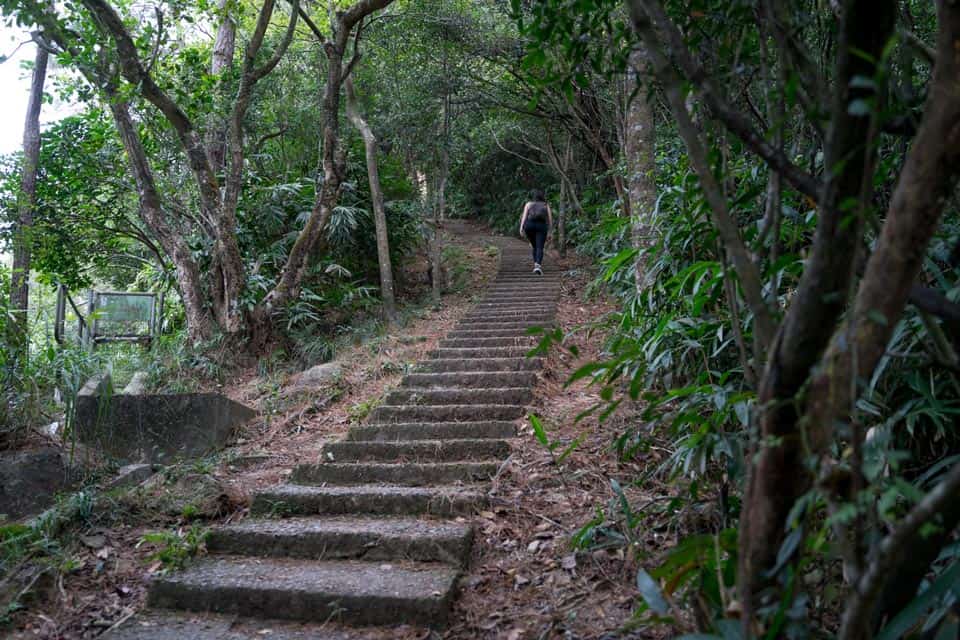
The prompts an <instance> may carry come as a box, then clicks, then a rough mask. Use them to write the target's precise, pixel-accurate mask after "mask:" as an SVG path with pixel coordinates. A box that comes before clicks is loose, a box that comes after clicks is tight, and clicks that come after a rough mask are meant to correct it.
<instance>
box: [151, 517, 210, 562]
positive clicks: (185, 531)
mask: <svg viewBox="0 0 960 640" xmlns="http://www.w3.org/2000/svg"><path fill="white" fill-rule="evenodd" d="M209 536H210V530H209V528H206V527H203V526H201V525H198V524H193V525H190V526H189V527H186V528H184V527H179V528H177V529H170V530H166V531H156V532H153V533H147V534H144V535H143V536H142V537H141V538H140V542H139V543H138V546H139V545H143V544H149V545H152V546H153V547H154V551H153V552H152V553H151V554H150V555H149V556H148V559H149V560H150V561H151V562H160V563H161V564H162V566H163V569H164V571H172V570H176V569H182V568H184V567H185V566H186V565H187V564H188V563H189V562H190V561H192V560H193V559H194V558H196V557H197V556H199V555H202V554H203V553H204V552H205V551H206V541H207V538H208V537H209Z"/></svg>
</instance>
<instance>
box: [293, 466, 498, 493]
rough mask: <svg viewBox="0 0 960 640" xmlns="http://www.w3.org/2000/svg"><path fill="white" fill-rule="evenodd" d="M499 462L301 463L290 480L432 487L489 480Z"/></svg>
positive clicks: (317, 482)
mask: <svg viewBox="0 0 960 640" xmlns="http://www.w3.org/2000/svg"><path fill="white" fill-rule="evenodd" d="M499 466H500V463H499V462H464V461H457V462H395V463H388V462H353V463H349V462H348V463H340V462H321V463H320V464H301V465H297V466H296V467H295V468H294V469H293V474H292V475H291V476H290V481H291V482H295V483H297V484H314V485H317V484H335V485H351V484H370V483H374V482H387V483H390V484H397V485H403V486H409V487H429V486H435V485H441V484H453V483H456V482H463V483H472V482H483V481H485V480H489V479H490V477H491V476H492V475H493V474H495V473H496V472H497V468H498V467H499Z"/></svg>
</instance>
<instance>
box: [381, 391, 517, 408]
mask: <svg viewBox="0 0 960 640" xmlns="http://www.w3.org/2000/svg"><path fill="white" fill-rule="evenodd" d="M531 399H532V393H531V391H530V388H529V387H504V388H499V389H497V388H493V389H417V388H407V387H404V388H401V389H397V390H396V391H391V392H390V393H389V394H388V395H387V397H386V399H385V400H384V403H383V404H384V405H386V406H389V405H410V404H415V405H441V404H524V405H525V404H528V403H529V402H530V400H531Z"/></svg>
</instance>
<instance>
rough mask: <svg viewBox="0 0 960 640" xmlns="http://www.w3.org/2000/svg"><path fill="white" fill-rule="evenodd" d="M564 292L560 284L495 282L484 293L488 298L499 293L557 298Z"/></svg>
mask: <svg viewBox="0 0 960 640" xmlns="http://www.w3.org/2000/svg"><path fill="white" fill-rule="evenodd" d="M562 291H563V286H562V285H560V284H559V283H544V282H531V283H526V282H523V283H509V282H495V283H493V285H492V286H491V287H490V288H488V289H487V290H486V291H485V292H484V293H485V294H486V295H488V296H492V295H496V294H499V293H520V294H524V295H534V294H536V295H542V296H545V297H556V296H558V295H559V294H560V293H561V292H562Z"/></svg>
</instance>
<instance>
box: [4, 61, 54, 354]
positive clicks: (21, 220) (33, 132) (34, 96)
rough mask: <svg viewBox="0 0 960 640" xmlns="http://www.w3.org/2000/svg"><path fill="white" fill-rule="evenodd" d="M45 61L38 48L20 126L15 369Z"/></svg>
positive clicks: (24, 337) (24, 308)
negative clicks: (28, 96)
mask: <svg viewBox="0 0 960 640" xmlns="http://www.w3.org/2000/svg"><path fill="white" fill-rule="evenodd" d="M48 59H49V54H48V53H47V50H46V49H44V48H43V47H41V46H39V45H38V46H37V53H36V57H35V58H34V64H33V77H32V80H31V82H30V99H29V101H28V102H27V115H26V118H25V120H24V126H23V172H22V174H21V176H20V193H19V197H18V202H17V214H18V215H17V221H16V227H15V228H14V232H13V271H12V272H11V274H10V314H11V316H12V322H11V323H10V346H11V347H12V350H13V352H14V362H15V363H16V366H17V368H21V367H22V366H23V365H24V364H25V363H26V361H27V358H28V351H29V347H30V344H29V337H28V336H29V327H28V322H27V314H28V310H29V306H30V257H31V245H32V242H33V241H32V233H33V213H34V209H35V207H36V201H37V165H38V164H39V162H40V108H41V106H42V104H43V85H44V83H45V82H46V78H47V61H48Z"/></svg>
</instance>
